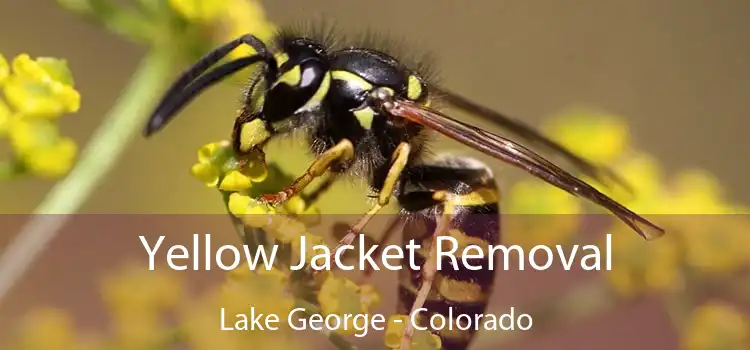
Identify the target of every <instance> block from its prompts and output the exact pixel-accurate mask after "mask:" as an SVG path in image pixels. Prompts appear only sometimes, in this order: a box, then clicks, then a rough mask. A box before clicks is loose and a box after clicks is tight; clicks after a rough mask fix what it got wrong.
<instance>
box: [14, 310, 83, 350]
mask: <svg viewBox="0 0 750 350" xmlns="http://www.w3.org/2000/svg"><path fill="white" fill-rule="evenodd" d="M76 338H77V337H76V331H75V328H74V324H73V320H72V319H71V317H70V315H68V314H66V313H65V312H63V311H61V310H58V309H37V310H34V311H32V312H31V313H30V314H28V315H26V317H25V318H24V322H23V326H22V332H21V339H20V343H21V349H29V350H32V349H59V350H74V349H77V348H78V346H77V345H78V344H77V343H78V341H77V339H76Z"/></svg>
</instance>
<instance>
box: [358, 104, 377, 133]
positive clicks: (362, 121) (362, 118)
mask: <svg viewBox="0 0 750 350" xmlns="http://www.w3.org/2000/svg"><path fill="white" fill-rule="evenodd" d="M354 116H355V117H357V121H358V122H359V125H361V126H362V127H363V128H365V130H370V128H372V121H373V120H374V119H375V111H373V110H372V108H370V107H365V108H362V109H358V110H356V111H354Z"/></svg>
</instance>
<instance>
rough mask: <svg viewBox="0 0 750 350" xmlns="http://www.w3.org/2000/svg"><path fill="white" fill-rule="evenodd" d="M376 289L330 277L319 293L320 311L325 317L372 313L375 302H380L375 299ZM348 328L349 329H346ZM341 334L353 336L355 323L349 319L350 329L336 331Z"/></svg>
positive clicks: (344, 279)
mask: <svg viewBox="0 0 750 350" xmlns="http://www.w3.org/2000/svg"><path fill="white" fill-rule="evenodd" d="M363 292H364V293H363ZM373 293H375V291H374V289H373V288H371V287H367V288H365V289H364V290H363V288H361V287H359V286H357V285H356V284H355V283H354V282H352V281H351V280H349V279H346V278H342V277H336V276H330V277H329V278H327V279H326V280H325V282H323V285H322V286H321V287H320V292H319V293H318V303H319V304H320V310H321V312H322V313H323V314H324V315H326V316H327V315H334V314H335V315H344V314H351V315H358V314H364V313H368V312H370V311H371V310H372V309H371V308H373V307H375V306H376V305H375V304H373V302H377V301H379V300H380V298H379V297H376V298H374V297H373ZM344 328H348V329H344ZM335 332H337V333H341V334H353V333H354V332H355V330H354V321H353V320H351V319H349V324H348V327H341V328H340V329H337V330H335Z"/></svg>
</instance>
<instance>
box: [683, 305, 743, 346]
mask: <svg viewBox="0 0 750 350" xmlns="http://www.w3.org/2000/svg"><path fill="white" fill-rule="evenodd" d="M749 327H750V321H749V320H748V319H747V317H746V316H744V315H742V314H741V313H740V312H738V311H737V310H736V309H735V308H733V307H731V306H730V305H727V304H724V303H723V302H718V301H713V302H708V303H706V304H704V305H701V306H699V307H697V308H696V309H695V310H693V314H692V316H691V318H690V321H689V322H688V325H687V329H686V330H685V332H684V339H683V342H684V344H685V348H686V349H687V350H735V349H746V348H747V346H748V344H749V342H750V331H749Z"/></svg>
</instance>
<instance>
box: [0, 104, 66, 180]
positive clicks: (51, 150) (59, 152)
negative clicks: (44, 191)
mask: <svg viewBox="0 0 750 350" xmlns="http://www.w3.org/2000/svg"><path fill="white" fill-rule="evenodd" d="M9 137H10V144H11V147H12V148H13V150H14V152H15V153H16V155H17V156H18V157H19V158H20V159H21V160H22V161H23V163H24V164H25V166H26V168H27V169H28V170H30V171H31V172H32V173H34V174H36V175H38V176H41V177H47V178H53V177H59V176H62V175H64V174H66V173H67V172H68V171H69V170H70V168H71V167H72V166H73V162H74V160H75V157H76V153H77V150H78V149H77V146H76V144H75V142H74V141H73V140H72V139H70V138H68V137H62V136H60V134H59V131H58V129H57V126H56V125H54V124H52V123H51V122H50V121H48V120H44V119H36V120H33V119H28V118H24V119H19V120H14V121H13V122H12V123H11V125H10V130H9Z"/></svg>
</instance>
